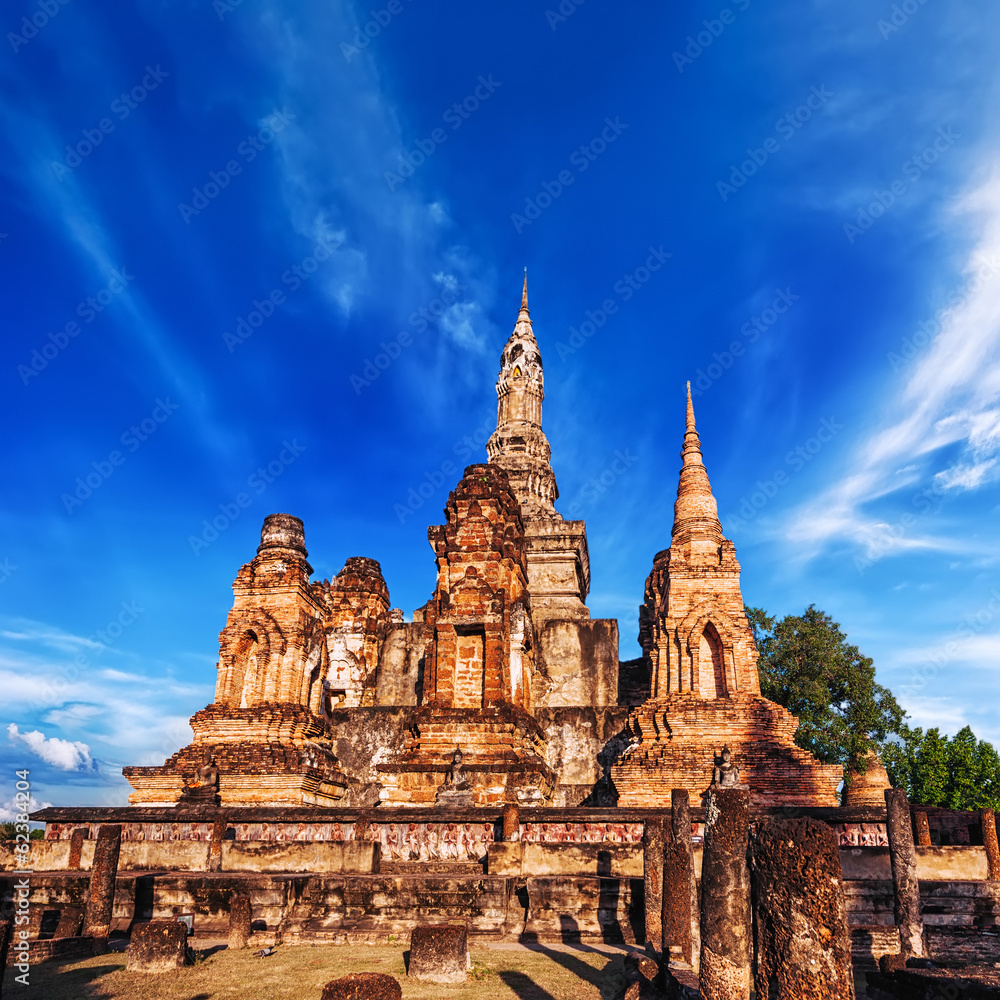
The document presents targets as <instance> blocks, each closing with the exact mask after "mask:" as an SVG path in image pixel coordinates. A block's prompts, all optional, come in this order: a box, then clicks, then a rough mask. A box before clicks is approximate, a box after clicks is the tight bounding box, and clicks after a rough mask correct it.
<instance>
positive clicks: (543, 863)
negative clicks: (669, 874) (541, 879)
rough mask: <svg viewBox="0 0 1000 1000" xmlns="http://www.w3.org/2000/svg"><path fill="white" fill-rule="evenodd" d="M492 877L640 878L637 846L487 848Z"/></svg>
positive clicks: (521, 845) (518, 844)
mask: <svg viewBox="0 0 1000 1000" xmlns="http://www.w3.org/2000/svg"><path fill="white" fill-rule="evenodd" d="M487 866H488V871H489V873H490V874H491V875H609V876H612V877H614V878H642V877H643V864H642V847H641V846H640V845H638V844H616V845H603V844H535V843H526V842H523V841H520V842H515V843H512V844H506V843H494V844H490V846H489V850H488V861H487Z"/></svg>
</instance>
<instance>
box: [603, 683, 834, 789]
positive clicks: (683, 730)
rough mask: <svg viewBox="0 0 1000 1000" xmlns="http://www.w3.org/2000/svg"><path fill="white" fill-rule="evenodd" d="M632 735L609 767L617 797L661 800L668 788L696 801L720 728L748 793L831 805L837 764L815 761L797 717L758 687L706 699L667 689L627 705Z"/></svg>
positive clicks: (707, 775)
mask: <svg viewBox="0 0 1000 1000" xmlns="http://www.w3.org/2000/svg"><path fill="white" fill-rule="evenodd" d="M627 725H628V728H629V730H630V731H631V732H632V734H633V735H634V737H635V742H634V743H633V744H632V746H631V747H629V749H628V750H626V752H625V753H624V754H623V755H622V756H621V757H620V758H619V759H618V761H617V762H616V763H615V764H614V765H613V766H612V768H611V778H612V780H613V781H614V783H615V787H616V788H617V790H618V795H619V799H618V804H619V805H620V806H624V807H629V808H638V807H642V806H653V807H657V808H659V807H663V806H664V805H665V804H667V803H669V802H670V793H671V790H672V789H674V788H686V789H687V790H688V792H689V794H690V796H691V800H692V802H696V803H700V802H701V797H702V795H703V794H704V793H705V792H706V791H707V789H708V786H709V785H710V784H711V783H712V768H713V765H714V762H715V750H716V745H717V743H718V739H719V734H724V735H725V738H726V741H727V743H728V746H729V747H730V749H731V750H732V752H733V757H734V759H735V760H737V761H739V765H740V775H741V780H742V781H743V782H744V783H746V784H748V785H749V786H750V792H751V801H752V803H753V805H754V806H757V807H759V808H764V807H772V806H805V807H817V806H820V807H822V806H836V804H837V786H838V785H839V784H840V780H841V778H842V776H843V771H842V769H841V768H840V766H839V765H826V764H820V763H819V762H818V761H817V760H816V758H815V757H813V756H812V754H810V753H809V752H808V751H806V750H802V749H801V748H800V747H798V746H796V745H795V742H794V735H795V730H796V729H797V728H798V721H797V720H796V719H795V717H794V716H793V715H792V714H791V713H790V712H788V711H786V710H785V709H784V708H782V707H781V706H780V705H776V704H775V703H774V702H771V701H768V700H767V699H766V698H762V697H761V696H760V695H759V694H749V693H734V694H732V695H729V696H728V697H724V698H714V699H705V698H701V697H699V696H698V695H696V694H694V693H691V692H683V693H678V694H671V695H666V696H664V697H661V698H656V699H653V700H650V701H647V702H646V703H645V704H644V705H641V706H640V707H638V708H635V709H633V710H632V712H630V713H629V717H628V723H627Z"/></svg>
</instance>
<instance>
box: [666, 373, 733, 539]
mask: <svg viewBox="0 0 1000 1000" xmlns="http://www.w3.org/2000/svg"><path fill="white" fill-rule="evenodd" d="M681 461H682V465H681V475H680V482H679V483H678V485H677V502H676V503H675V504H674V528H673V537H674V539H675V540H676V541H683V540H684V539H685V538H691V537H692V536H693V535H697V536H699V537H702V538H707V539H709V540H710V541H711V542H712V544H715V542H716V541H718V540H720V539H721V538H722V525H721V524H719V514H718V507H717V506H716V503H715V497H714V496H713V495H712V486H711V483H709V481H708V472H707V471H706V470H705V460H704V459H703V458H702V454H701V441H700V439H699V438H698V430H697V428H696V427H695V423H694V403H693V402H692V401H691V383H690V382H688V384H687V420H686V422H685V429H684V447H683V448H681Z"/></svg>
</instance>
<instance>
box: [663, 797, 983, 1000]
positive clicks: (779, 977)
mask: <svg viewBox="0 0 1000 1000" xmlns="http://www.w3.org/2000/svg"><path fill="white" fill-rule="evenodd" d="M885 794H886V809H887V819H888V822H887V830H888V835H889V852H890V858H891V864H892V879H893V887H894V891H895V903H896V924H897V926H898V927H899V935H900V945H901V955H900V961H901V962H903V963H905V961H906V959H908V958H911V957H913V958H919V957H922V956H923V955H924V950H925V946H924V938H923V920H922V918H921V907H920V885H919V881H918V879H917V868H916V850H915V846H914V837H913V827H912V825H911V822H910V805H909V802H908V801H907V797H906V793H905V792H904V791H902V790H901V789H890V790H887V791H886V793H885ZM671 805H672V814H671V819H670V825H669V828H665V826H664V824H663V822H662V821H661V820H660V819H659V818H658V817H657V818H655V819H654V818H650V819H649V820H647V822H646V824H645V831H644V834H643V868H644V881H645V899H646V941H647V944H648V945H652V946H654V947H656V946H659V947H660V950H661V954H662V960H663V964H664V967H666V964H667V963H668V961H669V960H670V957H671V951H672V950H673V952H674V953H675V954H676V955H677V957H679V958H680V959H682V960H683V961H684V962H686V963H688V964H689V965H690V966H691V968H692V969H693V970H694V972H695V973H696V974H698V975H699V979H700V985H701V995H702V998H703V1000H743V998H749V997H750V992H751V987H753V988H754V989H755V990H756V992H757V995H758V996H778V997H791V996H796V997H797V996H814V995H815V996H824V997H827V998H829V1000H853V997H854V990H853V972H852V964H851V935H850V930H849V928H848V925H847V912H846V905H845V899H844V892H843V872H842V869H841V865H840V847H839V844H838V842H837V838H836V835H835V834H834V832H833V830H832V829H831V827H830V826H829V825H828V824H826V823H822V822H820V821H818V820H812V819H806V818H780V817H773V818H769V819H766V820H763V821H761V822H758V823H757V824H755V826H754V828H753V830H752V831H751V826H750V800H749V793H748V792H747V791H746V790H744V789H737V788H713V789H711V790H710V791H709V793H708V796H707V800H706V805H705V814H706V815H705V840H704V847H703V855H702V876H701V902H700V906H699V902H698V894H697V887H696V882H695V869H694V854H693V846H692V840H691V818H690V803H689V799H688V793H687V792H686V791H684V790H675V791H674V792H673V793H672V796H671ZM982 827H983V842H984V845H985V848H986V855H987V859H988V862H989V877H990V879H991V880H1000V849H998V844H997V826H996V820H995V816H994V814H993V811H992V810H982ZM754 930H755V932H756V942H754V941H753V940H752V934H753V933H754ZM755 946H756V947H755ZM755 950H756V963H755V962H754V960H753V956H754V951H755Z"/></svg>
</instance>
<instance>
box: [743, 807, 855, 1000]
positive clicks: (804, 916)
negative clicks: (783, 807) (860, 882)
mask: <svg viewBox="0 0 1000 1000" xmlns="http://www.w3.org/2000/svg"><path fill="white" fill-rule="evenodd" d="M750 873H751V881H752V884H753V906H754V921H755V927H756V954H757V969H756V984H755V985H756V989H757V996H759V997H769V998H771V1000H793V998H794V1000H798V998H799V997H823V998H824V1000H854V973H853V969H852V966H851V932H850V930H849V928H848V926H847V905H846V902H845V900H844V873H843V871H842V870H841V867H840V847H839V845H838V843H837V837H836V835H835V834H834V832H833V830H832V829H831V828H830V827H829V826H828V825H827V824H826V823H821V822H819V821H818V820H814V819H770V820H768V821H766V822H764V823H760V824H758V826H757V828H756V830H755V831H754V833H753V835H752V836H751V838H750ZM775 985H776V986H777V990H775Z"/></svg>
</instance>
